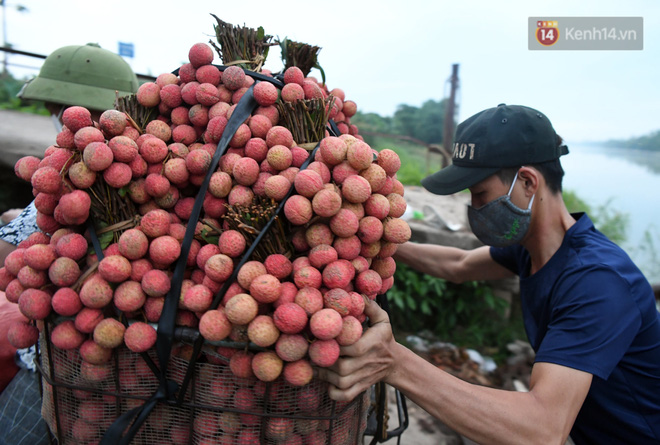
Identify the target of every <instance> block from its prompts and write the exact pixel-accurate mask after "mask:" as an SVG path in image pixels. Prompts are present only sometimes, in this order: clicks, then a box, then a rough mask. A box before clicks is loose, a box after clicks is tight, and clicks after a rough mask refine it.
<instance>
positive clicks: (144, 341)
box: [94, 321, 157, 352]
mask: <svg viewBox="0 0 660 445" xmlns="http://www.w3.org/2000/svg"><path fill="white" fill-rule="evenodd" d="M94 335H96V329H95V330H94ZM156 336H157V334H156V329H154V328H153V326H151V325H150V324H148V323H144V322H141V321H137V322H135V323H132V324H131V325H130V326H129V327H128V328H126V331H125V332H124V343H125V344H126V347H127V348H128V349H130V350H131V351H133V352H145V351H148V350H149V349H151V348H152V347H153V345H155V344H156Z"/></svg>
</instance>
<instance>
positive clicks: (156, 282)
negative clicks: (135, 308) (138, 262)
mask: <svg viewBox="0 0 660 445" xmlns="http://www.w3.org/2000/svg"><path fill="white" fill-rule="evenodd" d="M140 284H141V285H142V290H143V291H144V293H145V294H147V295H148V296H150V297H164V296H165V295H166V294H167V292H169V290H170V277H169V276H168V275H167V273H165V272H164V271H162V270H159V269H152V270H150V271H148V272H146V273H145V274H144V276H143V277H142V281H141V282H140Z"/></svg>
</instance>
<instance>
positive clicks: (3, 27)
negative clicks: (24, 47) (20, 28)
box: [0, 0, 7, 75]
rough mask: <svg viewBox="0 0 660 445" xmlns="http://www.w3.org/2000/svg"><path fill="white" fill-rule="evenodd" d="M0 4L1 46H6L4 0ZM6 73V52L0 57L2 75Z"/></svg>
mask: <svg viewBox="0 0 660 445" xmlns="http://www.w3.org/2000/svg"><path fill="white" fill-rule="evenodd" d="M0 5H2V46H3V47H5V46H7V5H6V2H5V0H0ZM6 74H7V53H4V55H3V57H2V75H6Z"/></svg>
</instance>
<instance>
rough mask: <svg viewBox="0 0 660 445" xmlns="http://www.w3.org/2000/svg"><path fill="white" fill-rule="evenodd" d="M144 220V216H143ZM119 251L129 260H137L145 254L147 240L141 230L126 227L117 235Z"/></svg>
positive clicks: (147, 244)
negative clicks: (126, 228)
mask: <svg viewBox="0 0 660 445" xmlns="http://www.w3.org/2000/svg"><path fill="white" fill-rule="evenodd" d="M143 220H144V218H143ZM117 244H118V247H119V252H120V253H121V254H122V255H123V256H124V257H126V258H128V259H129V260H137V259H139V258H142V257H143V256H145V255H146V254H147V251H148V250H149V240H148V239H147V236H146V235H145V233H144V232H143V231H142V230H139V229H128V230H126V231H124V233H122V234H121V235H120V236H119V241H118V243H117Z"/></svg>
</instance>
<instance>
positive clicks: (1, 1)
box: [0, 0, 28, 75]
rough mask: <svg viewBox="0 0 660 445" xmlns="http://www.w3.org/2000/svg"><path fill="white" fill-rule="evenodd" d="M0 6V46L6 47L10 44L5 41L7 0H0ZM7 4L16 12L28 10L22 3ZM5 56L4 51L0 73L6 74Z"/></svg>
mask: <svg viewBox="0 0 660 445" xmlns="http://www.w3.org/2000/svg"><path fill="white" fill-rule="evenodd" d="M0 6H2V47H3V48H7V47H9V46H11V43H7V0H0ZM9 6H15V7H16V10H17V11H18V12H25V11H27V10H28V9H27V8H26V7H25V6H23V5H17V4H10V5H9ZM7 57H8V56H7V52H6V51H5V53H4V56H3V59H2V75H6V74H7Z"/></svg>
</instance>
